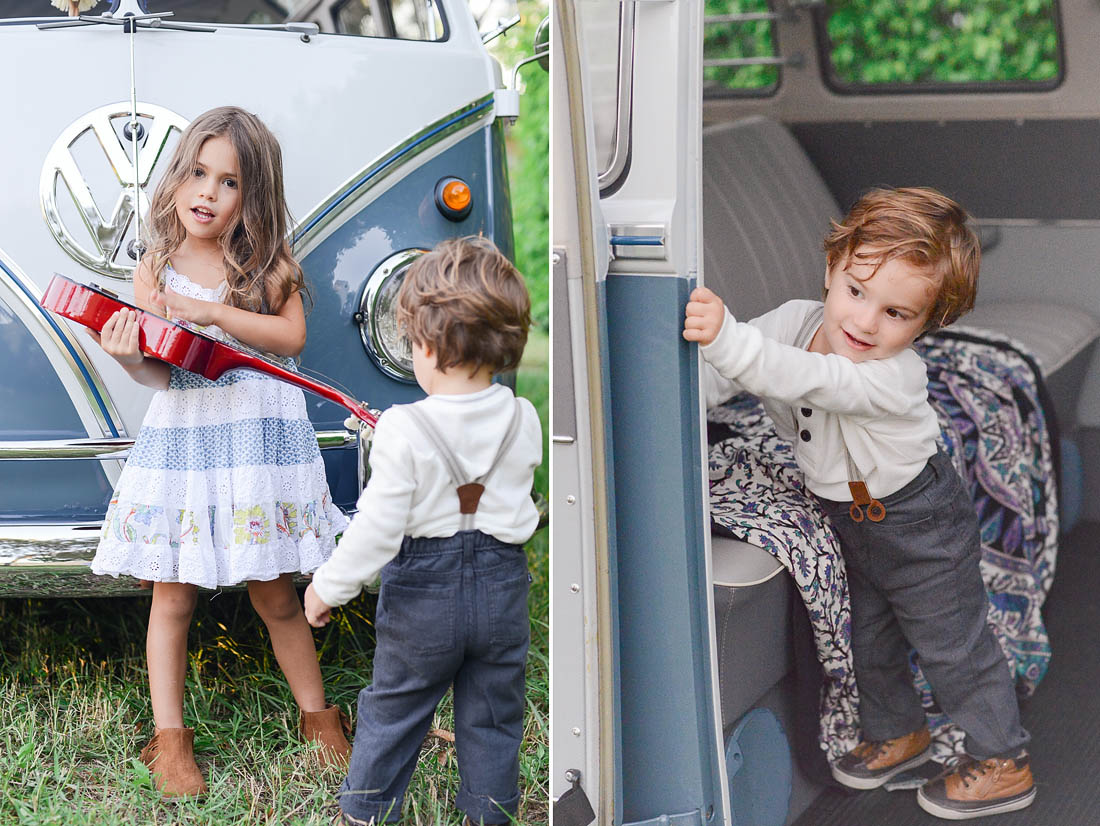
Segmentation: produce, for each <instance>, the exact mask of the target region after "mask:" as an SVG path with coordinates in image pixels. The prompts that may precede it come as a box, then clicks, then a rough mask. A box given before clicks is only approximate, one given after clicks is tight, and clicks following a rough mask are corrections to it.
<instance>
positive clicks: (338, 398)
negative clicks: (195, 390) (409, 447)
mask: <svg viewBox="0 0 1100 826" xmlns="http://www.w3.org/2000/svg"><path fill="white" fill-rule="evenodd" d="M241 359H242V362H243V363H242V364H239V365H236V366H238V367H249V368H251V369H253V370H259V371H260V372H263V373H267V374H268V375H270V376H274V377H275V378H277V379H282V380H283V381H285V382H287V383H289V384H293V385H296V386H298V387H300V388H302V389H303V390H308V391H309V392H310V393H313V394H314V395H317V396H320V397H321V398H323V399H328V400H329V401H330V402H335V403H336V404H338V405H340V406H341V407H343V408H345V409H346V410H347V411H348V412H349V413H351V414H352V415H353V416H355V417H356V418H357V419H359V421H361V422H363V423H364V424H366V425H369V426H370V427H374V425H375V424H376V423H377V422H378V417H377V416H375V415H374V414H373V413H371V412H370V410H368V409H367V407H366V406H365V405H363V404H360V403H359V402H358V401H357V400H355V399H353V398H352V397H351V396H349V395H347V394H346V393H341V392H340V391H339V390H337V389H336V388H335V387H330V386H329V385H327V384H325V383H323V382H319V381H315V380H314V379H311V378H308V377H306V376H303V375H302V374H301V373H295V372H294V371H293V370H287V369H286V368H285V367H281V366H279V365H278V364H274V363H272V362H270V361H267V360H265V359H258V358H255V357H253V356H249V355H247V354H241Z"/></svg>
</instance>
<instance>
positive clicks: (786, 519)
mask: <svg viewBox="0 0 1100 826" xmlns="http://www.w3.org/2000/svg"><path fill="white" fill-rule="evenodd" d="M915 346H916V349H917V352H918V353H920V355H921V356H922V357H923V358H924V360H925V362H926V364H927V367H928V393H929V400H930V402H931V403H932V406H933V407H934V408H935V410H936V413H937V415H938V417H939V420H940V426H941V431H942V433H941V443H942V446H943V447H944V449H945V450H946V451H947V453H948V454H950V455H951V456H952V459H953V461H954V463H955V466H956V468H957V469H958V470H959V473H960V475H961V476H962V477H963V479H964V480H965V481H966V483H967V484H968V485H969V487H970V489H971V497H972V499H973V502H974V507H975V510H976V512H977V514H978V520H979V528H980V532H981V542H982V563H981V566H982V575H983V578H984V579H985V582H986V587H987V590H988V591H989V597H990V609H989V622H990V624H991V626H992V627H993V630H994V633H995V634H996V636H997V639H998V641H999V642H1000V643H1001V647H1002V649H1003V650H1004V652H1005V656H1006V658H1007V660H1008V662H1009V665H1010V667H1011V668H1012V670H1013V673H1014V674H1015V675H1016V679H1017V686H1018V690H1019V691H1020V692H1021V693H1023V694H1025V695H1029V694H1031V693H1032V692H1033V691H1034V690H1035V687H1036V686H1037V685H1038V683H1039V681H1040V680H1041V679H1042V677H1043V675H1044V674H1045V673H1046V669H1047V665H1048V663H1049V661H1050V653H1051V651H1050V642H1049V639H1048V638H1047V634H1046V629H1045V628H1044V626H1043V620H1042V616H1041V613H1040V609H1041V607H1042V604H1043V600H1044V599H1045V597H1046V594H1047V592H1048V591H1049V589H1050V584H1051V580H1052V578H1053V574H1054V567H1055V558H1056V554H1057V538H1058V513H1057V491H1056V478H1055V469H1054V460H1053V454H1052V449H1053V448H1052V441H1051V438H1050V433H1049V429H1048V426H1047V412H1046V411H1045V409H1044V405H1043V402H1042V393H1043V392H1044V391H1043V389H1042V385H1041V378H1040V375H1039V372H1038V370H1037V369H1036V368H1035V366H1034V361H1033V360H1032V359H1031V358H1030V356H1028V355H1027V354H1026V351H1025V350H1023V349H1022V348H1021V347H1020V345H1018V344H1016V343H1014V342H1011V341H1009V340H1007V339H1005V338H1002V337H998V336H995V335H991V334H989V333H986V332H978V331H966V330H965V329H960V330H958V331H955V330H952V331H944V332H941V333H939V334H935V335H931V336H926V337H925V338H923V339H922V340H921V341H919V342H918V343H917V344H916V345H915ZM708 430H709V436H710V442H711V447H710V455H709V470H710V495H711V519H712V522H713V525H714V528H715V530H716V531H717V532H719V533H724V534H727V535H730V536H733V537H735V538H738V539H742V540H744V541H746V542H750V543H752V544H754V545H757V546H759V547H761V548H763V549H764V550H766V551H768V552H769V553H771V554H772V555H773V556H775V557H776V559H777V560H778V561H779V562H781V563H782V564H783V565H784V567H786V568H787V570H788V571H789V572H790V574H791V576H792V578H793V579H794V582H795V584H796V586H797V587H798V590H799V593H800V594H801V596H802V599H803V602H804V603H805V605H806V610H807V614H808V616H809V619H810V625H811V627H812V629H813V634H814V641H815V645H816V649H817V655H818V659H819V660H820V662H821V664H822V668H823V672H824V686H823V689H822V694H821V729H820V741H821V746H822V748H823V749H824V750H825V751H826V753H827V755H828V757H829V759H830V760H835V759H837V758H839V757H840V756H841V755H843V754H844V753H846V752H847V751H849V750H850V749H851V748H853V747H854V746H855V745H856V743H857V742H858V741H859V711H858V710H859V697H858V691H857V689H856V682H855V675H854V673H853V670H852V654H851V636H850V635H851V627H850V626H851V615H850V610H849V603H848V586H847V579H846V575H845V570H844V560H843V558H842V557H841V556H840V552H839V547H838V546H837V542H836V538H835V536H834V534H833V531H832V529H831V528H830V526H829V523H828V520H827V519H826V518H825V517H824V515H823V514H822V513H821V510H820V508H819V507H818V506H817V503H816V501H815V500H814V499H813V497H812V496H811V495H809V493H808V492H807V491H806V489H805V486H804V483H803V478H802V474H801V472H800V471H799V469H798V466H797V464H796V463H795V460H794V455H793V452H792V450H791V446H790V445H789V444H788V443H787V442H785V441H783V440H782V439H780V438H779V437H778V436H777V435H776V434H775V429H774V425H773V424H772V422H771V420H770V419H769V418H768V417H767V415H766V414H765V413H764V409H763V407H762V406H761V405H760V403H759V401H758V400H757V399H756V398H755V397H753V396H750V395H748V394H741V395H739V396H735V397H734V398H733V399H731V400H730V401H728V402H726V403H725V404H723V405H721V406H719V407H715V408H712V409H711V410H710V411H708ZM913 667H914V681H915V685H916V687H917V690H918V691H920V692H921V695H922V698H923V700H924V704H925V708H926V709H927V710H928V712H929V724H930V725H931V726H932V727H933V733H934V741H933V745H934V753H935V755H936V757H937V759H940V760H944V759H946V758H947V757H949V756H950V755H952V754H955V753H958V752H960V751H961V750H962V732H961V731H959V730H958V729H957V728H956V727H955V726H953V725H952V724H951V722H950V720H948V719H947V718H946V716H945V715H943V713H942V712H940V711H939V710H938V708H937V707H936V705H935V702H934V699H933V698H932V695H931V691H930V689H929V687H928V685H927V682H926V681H925V680H924V679H923V676H922V675H921V673H920V668H919V661H918V659H917V658H916V657H915V656H914V662H913Z"/></svg>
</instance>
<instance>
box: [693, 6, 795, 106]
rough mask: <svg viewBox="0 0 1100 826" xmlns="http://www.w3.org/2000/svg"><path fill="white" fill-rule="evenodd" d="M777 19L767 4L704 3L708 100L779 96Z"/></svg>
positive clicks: (705, 67)
mask: <svg viewBox="0 0 1100 826" xmlns="http://www.w3.org/2000/svg"><path fill="white" fill-rule="evenodd" d="M775 17H776V15H775V14H774V13H773V12H772V10H771V9H770V8H769V7H768V0H706V5H705V7H704V11H703V96H704V97H707V98H712V97H731V96H735V95H770V94H774V93H775V90H776V89H777V88H778V87H779V58H778V50H777V49H776V39H775Z"/></svg>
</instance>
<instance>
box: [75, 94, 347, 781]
mask: <svg viewBox="0 0 1100 826" xmlns="http://www.w3.org/2000/svg"><path fill="white" fill-rule="evenodd" d="M149 228H150V235H151V238H152V243H151V249H150V250H149V252H148V253H147V254H146V255H145V256H144V257H143V258H142V259H141V262H140V263H139V265H138V267H137V269H136V271H135V273H134V297H135V301H136V303H137V304H138V306H140V307H142V308H144V309H147V310H150V311H152V312H157V313H159V314H162V315H163V314H167V315H168V316H169V317H171V318H173V319H176V320H184V321H188V322H191V323H193V324H196V325H201V326H203V327H204V328H205V332H207V333H210V334H213V335H216V336H219V337H222V338H225V339H228V340H234V339H235V340H237V341H239V342H241V343H243V344H246V345H249V346H251V347H254V348H257V349H260V350H264V351H267V352H268V353H271V354H273V355H275V356H282V357H286V358H287V360H288V363H289V362H290V357H293V356H295V355H297V354H298V353H300V352H301V351H302V348H303V347H304V346H305V338H306V324H305V314H304V311H303V307H302V298H301V292H302V290H303V289H304V286H305V285H304V280H303V276H302V271H301V268H300V267H299V266H298V265H297V263H295V261H294V259H293V258H292V257H291V252H290V246H289V244H288V243H287V241H286V202H285V200H284V198H283V178H282V156H281V152H280V149H279V144H278V142H277V141H276V139H275V137H274V135H272V134H271V132H270V131H269V130H268V129H267V127H266V126H264V124H263V123H261V122H260V120H259V119H258V118H256V117H255V116H254V115H251V114H249V113H248V112H245V111H243V110H241V109H238V108H235V107H228V106H227V107H222V108H219V109H212V110H211V111H209V112H206V113H205V114H203V115H200V116H199V117H198V118H196V119H195V120H194V121H193V122H192V123H191V125H190V126H189V127H188V128H187V130H186V131H185V132H184V133H183V136H182V137H181V138H180V142H179V145H178V147H177V148H176V152H175V155H174V156H173V158H172V160H171V162H170V164H169V167H168V170H167V171H166V172H165V174H164V177H163V179H162V180H161V182H160V184H159V185H158V186H157V189H156V193H155V194H154V196H153V202H152V205H151V208H150V219H149ZM136 316H137V314H136V313H135V312H134V311H132V310H121V311H119V312H117V313H115V315H114V316H113V317H112V318H111V319H110V320H108V322H107V324H106V325H104V327H103V331H102V334H101V335H100V336H96V339H97V340H98V341H99V342H100V344H101V345H102V347H103V349H104V350H105V351H106V352H108V353H109V354H110V355H112V356H113V357H114V358H115V359H116V360H117V361H118V362H119V363H120V364H121V365H122V366H123V367H124V368H125V369H126V371H127V372H128V373H129V374H130V375H131V376H132V377H133V378H134V379H135V380H136V381H139V382H141V383H142V384H145V385H148V386H149V387H155V388H157V389H158V390H160V391H161V392H159V393H157V394H156V395H155V396H154V397H153V400H152V402H151V404H150V406H149V411H148V413H147V414H146V416H145V421H144V422H143V424H142V428H141V432H140V433H139V434H138V437H137V441H136V443H135V444H134V448H133V450H132V451H131V454H130V458H129V459H128V460H127V462H126V466H125V468H124V470H123V472H122V475H121V477H120V478H119V483H118V488H117V489H116V491H115V493H114V495H113V497H112V499H111V503H110V506H109V508H108V510H107V517H106V521H105V522H104V528H103V535H102V538H101V539H100V543H99V549H98V551H97V552H96V556H95V560H94V562H93V563H92V570H93V571H94V572H95V573H97V574H110V575H112V576H118V575H119V574H129V575H131V576H134V577H138V578H139V579H144V580H152V582H153V601H152V607H151V608H150V611H149V630H148V637H147V640H146V655H147V657H148V661H149V691H150V695H151V699H152V705H153V718H154V720H155V722H156V733H155V734H154V736H153V739H152V740H151V741H150V743H149V744H148V745H147V746H146V747H145V748H144V749H143V750H142V752H141V759H142V761H143V762H144V763H146V765H148V766H149V767H150V768H151V769H152V771H153V776H154V778H155V780H156V783H157V787H158V788H159V789H160V791H161V793H162V794H163V795H165V796H166V797H168V796H177V795H193V794H201V793H202V792H204V791H205V790H206V784H205V783H204V782H203V778H202V774H201V773H200V772H199V769H198V767H197V766H196V764H195V759H194V755H193V752H192V742H193V738H194V732H193V730H192V729H189V728H184V727H183V686H184V675H185V673H186V667H187V630H188V627H189V625H190V623H191V614H192V612H193V610H194V607H195V601H196V594H197V586H200V585H201V586H202V587H204V588H216V587H219V586H223V585H234V584H237V583H240V582H247V583H248V594H249V597H250V598H251V600H252V604H253V606H254V607H255V608H256V611H257V613H259V615H260V617H261V618H262V619H263V621H264V623H265V624H266V625H267V629H268V632H269V633H270V635H271V644H272V647H273V648H274V650H275V657H276V659H277V660H278V662H279V666H280V667H281V668H282V670H283V673H284V674H285V675H286V679H287V682H288V683H289V684H290V690H291V691H292V692H293V694H294V699H295V700H296V701H297V702H298V705H299V706H300V707H301V732H302V736H303V738H305V739H307V740H314V741H317V742H320V743H321V744H322V746H323V749H322V751H321V758H322V761H323V762H327V763H335V762H345V761H346V759H347V754H348V752H349V747H348V743H347V740H346V738H345V732H346V729H347V723H346V719H344V718H343V717H342V713H341V712H340V710H339V709H338V708H337V707H335V706H329V705H327V704H326V703H325V696H324V689H323V687H322V685H321V672H320V669H319V667H318V664H317V655H316V651H315V649H314V645H313V637H312V634H311V632H310V629H309V625H308V624H307V623H306V620H305V617H304V616H303V614H302V609H301V606H300V603H299V601H298V597H297V594H296V592H295V590H294V586H293V583H292V579H291V575H292V573H293V572H295V571H303V572H310V571H313V570H314V569H316V568H317V567H318V566H319V565H320V564H321V563H322V562H324V561H325V560H326V559H327V558H328V556H329V555H330V554H331V553H332V550H333V548H334V547H335V536H336V534H337V533H339V532H340V531H341V530H343V528H344V526H345V525H346V524H347V518H346V517H345V516H344V515H343V514H342V513H341V512H340V510H339V509H338V508H336V507H335V506H334V505H333V503H332V501H331V498H330V496H329V490H328V484H327V482H326V480H325V469H324V465H323V463H322V461H321V455H320V452H319V450H318V447H317V440H316V437H315V435H314V430H313V427H312V425H311V424H310V422H309V419H308V417H307V416H306V407H305V399H304V397H303V395H302V391H301V390H299V389H298V388H296V387H292V386H291V385H288V384H285V383H283V382H281V381H278V380H276V379H273V378H270V377H268V376H265V375H263V374H261V373H257V372H254V371H251V370H233V371H230V372H227V373H226V374H225V375H223V376H222V377H221V378H220V379H218V380H217V381H213V382H212V381H208V380H207V379H204V378H202V377H200V376H198V375H195V374H192V373H188V372H186V371H184V370H180V369H178V368H176V367H171V366H169V365H168V364H166V363H164V362H162V361H157V360H155V359H149V358H145V357H143V356H142V354H141V352H140V351H139V350H138V325H137V319H136Z"/></svg>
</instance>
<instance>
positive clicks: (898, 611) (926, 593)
mask: <svg viewBox="0 0 1100 826" xmlns="http://www.w3.org/2000/svg"><path fill="white" fill-rule="evenodd" d="M818 501H819V502H820V503H821V505H822V507H823V508H824V510H825V513H826V514H827V515H828V516H829V520H830V522H831V523H832V525H833V528H834V529H835V531H836V533H837V536H838V538H839V540H840V549H841V554H842V556H843V557H844V564H845V567H846V568H847V571H848V591H849V594H850V596H851V604H852V654H853V657H854V660H855V670H856V684H857V685H858V686H859V714H860V721H861V725H862V728H863V738H864V739H865V740H887V739H890V738H893V737H899V736H901V735H903V734H907V733H909V732H911V731H915V730H916V729H918V728H920V727H921V726H923V725H924V722H925V715H924V710H923V709H922V708H921V704H920V699H919V697H918V696H917V693H916V691H915V690H914V688H913V677H912V673H911V671H910V668H909V649H910V647H912V648H914V649H916V651H917V654H918V655H919V656H920V663H921V668H922V669H923V671H924V676H925V677H926V678H927V679H928V682H929V684H930V685H931V686H932V693H933V695H934V697H935V699H936V702H937V703H938V704H939V706H940V708H942V709H943V711H944V712H946V713H947V714H948V716H950V717H951V719H952V721H954V722H955V723H956V724H957V725H958V726H959V727H960V728H961V729H962V730H963V731H964V732H966V750H967V753H968V754H970V755H971V756H972V757H976V758H978V759H985V758H988V757H1008V756H1015V755H1016V754H1017V753H1019V751H1020V750H1021V749H1022V748H1023V747H1024V746H1025V745H1026V744H1027V742H1028V741H1029V739H1030V737H1029V735H1028V733H1027V731H1025V730H1024V728H1023V726H1021V725H1020V711H1019V705H1018V703H1017V700H1016V691H1015V683H1014V680H1013V678H1012V674H1011V672H1010V670H1009V668H1008V664H1007V661H1006V660H1005V656H1004V653H1003V652H1002V651H1001V647H1000V645H999V644H998V643H997V639H996V637H995V636H994V635H993V632H992V630H991V629H990V628H989V625H988V624H987V623H986V615H987V613H988V608H989V598H988V596H987V594H986V590H985V583H984V582H983V581H982V576H981V572H980V570H979V568H978V562H979V560H980V559H981V545H980V542H979V538H978V519H977V516H976V515H975V513H974V508H973V505H972V504H971V501H970V496H969V494H968V493H967V491H966V488H965V486H964V485H963V482H962V479H960V478H959V475H958V473H957V472H956V471H955V467H954V465H953V464H952V463H951V460H950V459H949V458H948V457H947V455H946V454H945V453H943V452H942V451H940V452H939V453H937V454H936V455H935V456H933V457H932V458H931V459H929V460H928V464H927V465H926V466H925V467H924V470H922V471H921V472H920V474H918V475H917V477H916V478H915V479H914V480H913V481H912V482H910V483H909V484H908V485H906V486H905V487H904V488H902V489H901V490H899V491H897V492H896V493H893V494H891V495H890V496H887V497H886V498H884V499H883V500H882V504H883V505H884V506H885V507H886V517H885V518H884V519H883V520H882V521H881V522H872V521H871V520H870V519H864V520H863V521H862V522H855V521H853V520H852V518H851V516H850V515H849V513H848V507H849V505H850V504H851V502H833V501H831V500H827V499H821V498H819V499H818Z"/></svg>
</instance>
